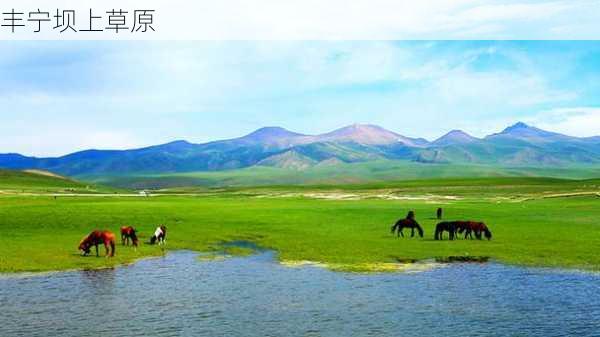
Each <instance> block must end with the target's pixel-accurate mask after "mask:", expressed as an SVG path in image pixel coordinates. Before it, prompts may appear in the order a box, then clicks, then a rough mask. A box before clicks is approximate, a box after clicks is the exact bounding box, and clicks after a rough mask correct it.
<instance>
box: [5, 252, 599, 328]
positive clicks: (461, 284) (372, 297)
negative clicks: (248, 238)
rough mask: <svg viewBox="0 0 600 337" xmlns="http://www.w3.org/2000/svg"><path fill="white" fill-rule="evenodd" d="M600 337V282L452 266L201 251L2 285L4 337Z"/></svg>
mask: <svg viewBox="0 0 600 337" xmlns="http://www.w3.org/2000/svg"><path fill="white" fill-rule="evenodd" d="M101 335H103V336H211V337H212V336H278V337H280V336H544V337H549V336H600V276H598V275H593V274H586V273H578V272H558V271H549V270H542V269H525V268H515V267H509V266H504V265H499V264H493V263H488V264H453V265H449V266H447V267H444V268H438V269H434V270H431V271H426V272H419V273H413V274H398V273H397V274H375V275H364V274H346V273H336V272H331V271H328V270H326V269H323V268H318V267H302V268H288V267H284V266H281V265H279V264H277V263H276V262H274V260H273V255H272V253H271V252H261V253H260V254H258V255H254V256H250V257H245V258H232V259H227V260H224V261H212V262H199V261H198V260H197V259H196V254H194V253H192V252H177V253H172V254H169V255H167V256H166V257H164V258H159V259H151V260H144V261H141V262H138V263H136V264H134V265H131V266H126V267H120V268H116V269H111V270H100V271H78V272H64V273H54V274H49V275H45V276H35V277H13V276H9V277H1V278H0V336H2V337H12V336H28V337H31V336H101Z"/></svg>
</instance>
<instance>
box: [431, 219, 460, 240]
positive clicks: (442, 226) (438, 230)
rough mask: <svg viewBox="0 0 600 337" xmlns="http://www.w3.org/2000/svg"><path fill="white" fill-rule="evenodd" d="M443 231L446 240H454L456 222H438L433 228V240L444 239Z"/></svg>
mask: <svg viewBox="0 0 600 337" xmlns="http://www.w3.org/2000/svg"><path fill="white" fill-rule="evenodd" d="M444 231H446V232H448V239H449V240H454V236H455V235H456V221H444V222H440V223H438V224H437V225H436V226H435V235H434V239H436V240H443V239H444V235H443V234H444Z"/></svg>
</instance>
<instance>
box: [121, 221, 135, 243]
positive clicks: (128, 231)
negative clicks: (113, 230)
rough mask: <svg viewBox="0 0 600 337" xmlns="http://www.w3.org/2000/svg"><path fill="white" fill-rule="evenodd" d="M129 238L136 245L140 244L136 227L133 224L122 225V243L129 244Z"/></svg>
mask: <svg viewBox="0 0 600 337" xmlns="http://www.w3.org/2000/svg"><path fill="white" fill-rule="evenodd" d="M129 240H131V244H132V245H133V246H134V247H137V246H138V237H137V235H136V230H135V228H133V227H131V226H123V227H121V244H122V245H123V246H125V245H126V244H127V246H129Z"/></svg>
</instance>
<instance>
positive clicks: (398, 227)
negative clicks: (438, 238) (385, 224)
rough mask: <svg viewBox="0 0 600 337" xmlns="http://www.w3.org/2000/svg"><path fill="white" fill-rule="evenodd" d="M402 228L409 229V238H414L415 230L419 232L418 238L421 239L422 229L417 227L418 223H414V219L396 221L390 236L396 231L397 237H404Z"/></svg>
mask: <svg viewBox="0 0 600 337" xmlns="http://www.w3.org/2000/svg"><path fill="white" fill-rule="evenodd" d="M404 228H410V229H411V234H410V237H411V238H412V237H414V236H415V228H416V229H417V231H418V232H419V236H420V237H423V228H421V226H419V223H418V222H416V221H415V220H414V219H409V218H406V219H400V220H398V221H396V223H395V224H394V225H393V226H392V234H393V233H394V232H396V231H398V236H402V237H404V233H402V229H404Z"/></svg>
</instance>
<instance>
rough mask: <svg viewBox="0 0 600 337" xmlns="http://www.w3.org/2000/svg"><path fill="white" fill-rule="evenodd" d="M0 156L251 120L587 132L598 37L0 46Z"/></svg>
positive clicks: (208, 134)
mask: <svg viewBox="0 0 600 337" xmlns="http://www.w3.org/2000/svg"><path fill="white" fill-rule="evenodd" d="M0 74H2V76H0V106H1V110H0V135H1V136H0V153H5V152H20V153H24V154H29V155H38V156H46V155H61V154H66V153H69V152H73V151H76V150H81V149H86V148H103V149H105V148H130V147H139V146H145V145H153V144H158V143H163V142H168V141H172V140H175V139H186V140H189V141H192V142H205V141H209V140H216V139H224V138H231V137H237V136H240V135H243V134H246V133H249V132H251V131H252V130H254V129H256V128H259V127H262V126H274V125H277V126H282V127H285V128H288V129H290V130H293V131H297V132H303V133H309V134H311V133H312V134H314V133H321V132H325V131H330V130H332V129H335V128H338V127H342V126H345V125H348V124H352V123H372V124H378V125H381V126H383V127H385V128H388V129H390V130H392V131H395V132H398V133H401V134H404V135H407V136H424V137H426V138H429V139H435V138H436V137H439V136H441V135H442V134H444V133H445V132H447V131H449V130H451V129H463V130H465V131H467V132H469V133H472V134H474V135H476V136H484V135H486V134H490V133H493V132H497V131H499V130H501V129H502V128H504V127H505V126H507V125H508V124H512V123H514V122H516V121H525V122H529V123H531V124H534V125H536V126H539V127H543V128H545V129H549V130H553V131H559V132H564V133H567V134H572V135H580V136H591V135H600V95H599V94H598V93H600V42H599V41H587V42H586V41H581V42H576V41H572V42H568V41H567V42H564V41H562V42H561V41H529V42H527V41H525V42H516V41H445V42H435V41H423V42H416V41H415V42H391V41H358V42H344V41H340V42H297V41H290V42H267V41H265V42H241V41H240V42H235V41H232V42H202V41H195V42H193V41H190V42H185V41H182V42H169V41H164V42H144V41H122V42H116V41H106V42H97V41H49V42H42V41H30V42H25V41H23V42H17V41H4V42H2V43H0Z"/></svg>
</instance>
